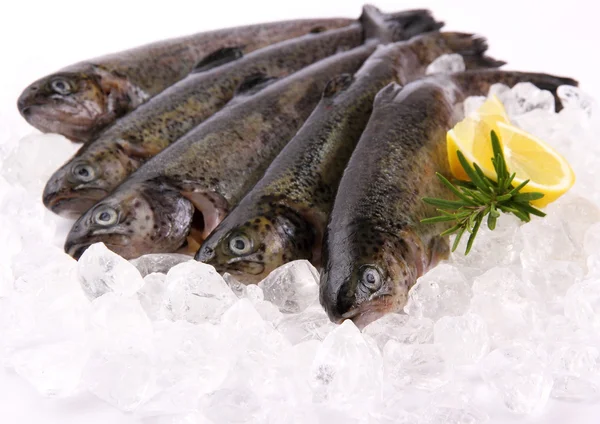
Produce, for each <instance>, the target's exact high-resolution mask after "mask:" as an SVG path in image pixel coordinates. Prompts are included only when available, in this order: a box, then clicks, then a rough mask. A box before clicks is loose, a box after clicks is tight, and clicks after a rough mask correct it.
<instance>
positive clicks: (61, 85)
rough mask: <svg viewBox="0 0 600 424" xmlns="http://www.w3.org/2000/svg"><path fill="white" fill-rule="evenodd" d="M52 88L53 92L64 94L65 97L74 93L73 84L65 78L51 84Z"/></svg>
mask: <svg viewBox="0 0 600 424" xmlns="http://www.w3.org/2000/svg"><path fill="white" fill-rule="evenodd" d="M50 87H52V90H54V92H56V93H57V94H62V95H63V96H66V95H67V94H71V91H72V88H71V84H69V82H68V81H67V80H65V79H63V78H57V79H55V80H53V81H52V82H51V83H50Z"/></svg>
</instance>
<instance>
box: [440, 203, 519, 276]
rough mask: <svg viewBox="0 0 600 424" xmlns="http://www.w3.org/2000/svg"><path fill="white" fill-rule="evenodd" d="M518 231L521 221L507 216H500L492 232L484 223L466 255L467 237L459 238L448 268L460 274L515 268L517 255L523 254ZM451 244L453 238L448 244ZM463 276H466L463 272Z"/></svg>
mask: <svg viewBox="0 0 600 424" xmlns="http://www.w3.org/2000/svg"><path fill="white" fill-rule="evenodd" d="M520 227H521V221H520V220H519V219H518V218H517V217H515V216H513V215H509V214H502V215H500V217H499V218H498V221H497V224H496V228H495V229H494V230H490V229H489V228H488V226H487V222H486V221H484V223H483V224H482V225H481V227H480V228H479V231H478V232H477V239H476V240H475V243H474V244H473V247H472V248H471V251H470V252H469V254H468V255H465V254H464V252H465V249H466V246H467V240H468V237H462V239H461V241H460V243H459V245H458V248H457V249H456V251H455V252H454V253H452V255H451V256H450V260H451V264H453V265H454V266H456V267H457V268H458V269H459V270H461V271H462V270H464V269H465V268H473V269H474V270H477V269H479V270H486V269H489V268H491V267H493V266H510V265H514V264H517V263H518V262H519V254H520V253H521V251H522V250H523V239H522V236H521V233H520V232H519V229H520ZM453 241H454V239H453V238H452V239H451V242H453ZM464 274H465V275H466V274H467V273H466V272H464ZM471 274H476V273H471Z"/></svg>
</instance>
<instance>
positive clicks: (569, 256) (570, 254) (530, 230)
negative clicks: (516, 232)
mask: <svg viewBox="0 0 600 424" xmlns="http://www.w3.org/2000/svg"><path fill="white" fill-rule="evenodd" d="M521 233H522V235H523V242H524V245H525V247H524V249H523V252H522V253H521V261H522V262H523V264H524V266H527V265H528V264H529V263H535V262H541V261H544V260H562V261H568V260H577V259H578V254H579V251H578V249H577V247H576V246H575V244H574V242H573V241H572V240H571V238H570V237H569V234H568V233H567V230H566V228H565V226H564V224H563V222H562V221H561V220H560V219H559V218H558V217H556V216H554V215H548V216H546V217H545V218H538V219H535V218H534V219H532V220H531V222H528V223H527V224H524V225H523V226H522V227H521Z"/></svg>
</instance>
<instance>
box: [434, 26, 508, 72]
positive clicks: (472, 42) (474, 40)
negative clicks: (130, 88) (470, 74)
mask: <svg viewBox="0 0 600 424" xmlns="http://www.w3.org/2000/svg"><path fill="white" fill-rule="evenodd" d="M440 35H441V37H442V38H443V39H444V42H445V44H446V46H447V47H448V48H449V49H450V50H452V51H453V52H454V53H458V54H460V55H461V56H462V57H463V59H464V60H465V65H466V67H467V69H486V68H499V67H501V66H502V65H505V64H506V62H504V61H502V60H496V59H494V58H493V57H490V56H486V55H485V52H486V51H487V49H488V43H487V40H486V39H485V38H484V37H480V36H478V35H475V34H468V33H464V32H443V33H441V34H440Z"/></svg>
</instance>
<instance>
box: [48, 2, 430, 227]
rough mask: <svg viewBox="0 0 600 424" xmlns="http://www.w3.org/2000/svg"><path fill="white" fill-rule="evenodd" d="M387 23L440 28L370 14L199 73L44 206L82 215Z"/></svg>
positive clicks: (405, 31) (126, 122) (69, 175)
mask: <svg viewBox="0 0 600 424" xmlns="http://www.w3.org/2000/svg"><path fill="white" fill-rule="evenodd" d="M383 18H385V19H387V20H384V23H383V24H382V25H383V28H384V29H387V30H388V32H389V33H392V34H393V35H392V39H393V37H401V38H400V39H403V38H406V37H410V36H412V35H414V34H419V33H421V32H422V31H424V30H425V31H427V30H430V29H431V28H437V27H438V26H439V24H437V23H436V22H435V21H434V20H433V19H432V18H431V16H430V15H429V14H428V12H424V11H409V12H404V13H403V14H402V13H401V14H396V15H390V16H388V15H382V14H381V13H380V12H379V11H377V10H376V9H374V8H366V9H365V12H364V13H363V17H362V18H361V24H359V23H355V24H352V25H349V26H347V27H345V28H341V29H338V30H333V31H327V32H325V33H322V34H310V35H307V36H304V37H300V38H298V39H294V40H289V41H285V42H282V43H279V44H277V45H274V46H270V47H268V48H266V49H262V50H259V51H256V52H254V53H251V54H250V55H248V56H245V57H242V58H239V59H236V60H234V61H232V62H231V63H229V64H226V65H222V66H219V67H216V68H213V69H208V70H201V71H199V72H196V73H194V74H192V75H190V76H189V77H187V78H186V79H184V80H182V81H180V82H178V83H177V84H175V85H173V86H171V87H169V88H168V89H167V90H165V91H164V92H162V93H161V94H160V95H159V96H156V97H155V98H153V99H152V100H150V101H149V102H147V103H146V104H144V105H142V106H141V107H139V108H138V109H136V110H135V111H133V112H132V113H130V114H129V115H127V116H126V117H124V118H123V119H121V120H119V121H118V122H116V123H115V124H114V125H113V126H111V127H110V128H108V129H107V130H106V131H104V132H103V133H102V134H101V135H100V136H99V137H98V138H97V139H96V140H93V141H91V142H89V143H87V144H85V145H84V146H83V147H82V148H81V149H80V150H79V151H78V152H77V154H76V155H75V156H74V157H73V158H72V159H71V160H70V161H69V162H67V163H66V164H65V165H63V166H62V167H61V168H60V169H59V170H58V171H57V172H56V173H55V174H54V175H53V176H52V177H51V179H50V181H49V182H48V184H47V185H46V188H45V190H44V195H43V200H44V204H45V205H46V206H47V207H48V208H49V209H51V210H52V211H54V212H56V213H58V214H61V215H65V216H75V217H76V216H79V215H80V214H81V213H83V212H84V211H85V210H87V209H88V208H89V207H90V206H91V205H93V204H94V203H95V202H96V201H98V200H100V199H101V198H102V197H103V196H104V195H106V194H108V193H109V192H110V191H111V190H112V189H113V188H115V187H116V186H117V185H118V184H119V183H120V182H121V181H122V180H124V179H125V178H126V177H127V175H129V174H130V173H131V172H132V171H133V170H135V169H137V168H138V167H139V166H140V165H141V164H142V163H143V162H145V161H146V160H148V159H149V158H150V157H152V156H154V155H155V154H157V153H158V152H160V151H161V150H163V149H164V148H165V147H167V146H168V145H170V144H171V143H173V142H175V141H176V140H178V139H179V138H180V137H182V136H183V135H184V134H186V133H187V132H188V131H190V130H191V129H192V128H194V127H196V126H197V125H199V124H200V123H201V122H203V121H204V120H205V119H207V118H208V117H210V116H211V115H213V114H214V113H215V112H217V111H218V110H219V109H221V108H222V107H223V106H225V105H226V104H227V102H229V101H230V100H231V99H232V98H233V97H234V94H235V93H236V91H237V92H238V94H239V95H240V96H241V97H242V98H245V96H244V92H246V91H252V90H255V89H256V86H259V87H260V85H261V84H263V83H265V81H268V80H270V79H273V78H282V77H285V76H287V75H289V74H291V73H293V72H295V71H298V70H300V69H302V68H304V67H306V66H308V65H310V64H312V63H314V62H317V61H319V60H321V59H324V58H326V57H329V56H331V55H334V54H335V53H337V52H340V51H346V50H348V49H351V48H353V47H356V46H359V45H361V44H362V43H363V41H364V39H365V37H369V38H371V37H372V36H377V35H379V34H380V33H381V32H382V30H381V27H379V26H377V25H376V21H377V20H378V19H379V20H381V19H383ZM396 39H398V38H396ZM234 103H237V102H234Z"/></svg>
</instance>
